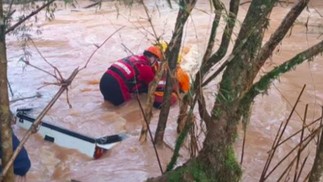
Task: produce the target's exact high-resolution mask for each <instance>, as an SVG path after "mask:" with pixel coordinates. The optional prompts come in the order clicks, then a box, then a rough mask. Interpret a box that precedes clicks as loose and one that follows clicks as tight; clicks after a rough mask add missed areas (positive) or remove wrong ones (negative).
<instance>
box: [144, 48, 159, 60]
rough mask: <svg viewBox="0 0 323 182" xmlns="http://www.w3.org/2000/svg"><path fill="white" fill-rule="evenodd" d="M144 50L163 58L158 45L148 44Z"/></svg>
mask: <svg viewBox="0 0 323 182" xmlns="http://www.w3.org/2000/svg"><path fill="white" fill-rule="evenodd" d="M145 51H147V52H150V53H151V54H153V55H154V56H156V57H157V58H158V59H159V60H162V59H163V54H162V52H161V50H160V48H159V47H158V46H150V47H148V48H147V49H146V50H145Z"/></svg>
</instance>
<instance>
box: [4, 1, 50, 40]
mask: <svg viewBox="0 0 323 182" xmlns="http://www.w3.org/2000/svg"><path fill="white" fill-rule="evenodd" d="M54 1H55V0H51V1H49V2H47V3H46V4H44V5H43V6H41V7H40V8H38V9H37V10H36V11H33V12H31V13H30V14H29V15H28V16H26V17H25V18H24V19H22V20H20V21H19V22H17V23H16V24H14V25H13V26H11V27H9V28H8V29H7V30H6V32H5V33H6V34H7V33H9V32H11V31H13V30H14V29H15V28H17V27H18V26H19V25H21V24H22V23H23V22H25V21H26V20H28V19H29V18H31V17H32V16H34V15H35V14H37V13H39V12H40V11H41V10H42V9H44V8H46V7H47V6H49V5H50V4H52V3H53V2H54Z"/></svg>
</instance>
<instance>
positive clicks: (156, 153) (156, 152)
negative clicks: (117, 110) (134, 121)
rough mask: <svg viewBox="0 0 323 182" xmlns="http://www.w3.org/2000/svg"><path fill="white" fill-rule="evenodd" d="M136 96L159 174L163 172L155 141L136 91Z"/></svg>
mask: <svg viewBox="0 0 323 182" xmlns="http://www.w3.org/2000/svg"><path fill="white" fill-rule="evenodd" d="M136 98H137V102H138V104H139V108H140V110H141V113H142V114H143V117H144V120H145V122H146V126H147V128H148V132H149V136H150V140H151V143H152V144H153V147H154V151H155V155H156V157H157V161H158V166H159V169H160V172H161V174H163V173H164V171H163V168H162V166H161V162H160V159H159V155H158V151H157V148H156V145H155V143H154V138H153V135H152V133H151V130H150V126H149V122H148V120H147V117H146V115H145V112H144V109H143V107H142V105H141V102H140V99H139V96H138V93H136Z"/></svg>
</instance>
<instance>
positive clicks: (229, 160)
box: [224, 147, 242, 181]
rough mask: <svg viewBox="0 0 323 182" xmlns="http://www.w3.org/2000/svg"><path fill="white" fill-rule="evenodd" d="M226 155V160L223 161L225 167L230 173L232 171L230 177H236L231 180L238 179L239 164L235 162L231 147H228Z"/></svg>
mask: <svg viewBox="0 0 323 182" xmlns="http://www.w3.org/2000/svg"><path fill="white" fill-rule="evenodd" d="M226 155H227V156H226V160H225V161H224V165H225V168H226V169H227V170H228V171H230V173H232V174H229V175H230V176H231V177H236V179H232V180H231V181H239V180H240V177H241V175H242V171H241V168H240V165H239V164H238V163H237V160H236V157H235V154H234V150H233V148H232V147H229V148H228V150H227V152H226ZM231 177H230V178H231Z"/></svg>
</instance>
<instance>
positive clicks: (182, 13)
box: [155, 0, 196, 145]
mask: <svg viewBox="0 0 323 182" xmlns="http://www.w3.org/2000/svg"><path fill="white" fill-rule="evenodd" d="M195 4H196V0H181V1H180V3H179V6H180V7H183V8H180V10H179V12H178V15H177V20H176V25H175V31H174V34H173V37H172V40H171V41H170V43H169V46H168V48H167V50H166V60H167V61H168V65H169V70H167V80H166V89H165V93H164V98H163V101H164V104H163V106H162V108H161V111H160V115H159V116H160V117H159V120H158V125H157V129H156V133H155V143H156V144H157V145H162V144H163V142H164V132H165V128H166V122H167V119H168V114H169V109H170V101H169V100H170V95H171V93H172V91H173V87H172V85H173V83H172V82H173V80H174V78H175V77H176V76H175V75H176V66H177V58H178V54H179V50H180V47H181V42H182V37H183V30H184V25H185V23H186V21H187V19H188V17H189V15H190V13H191V11H192V10H193V8H194V6H195Z"/></svg>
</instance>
